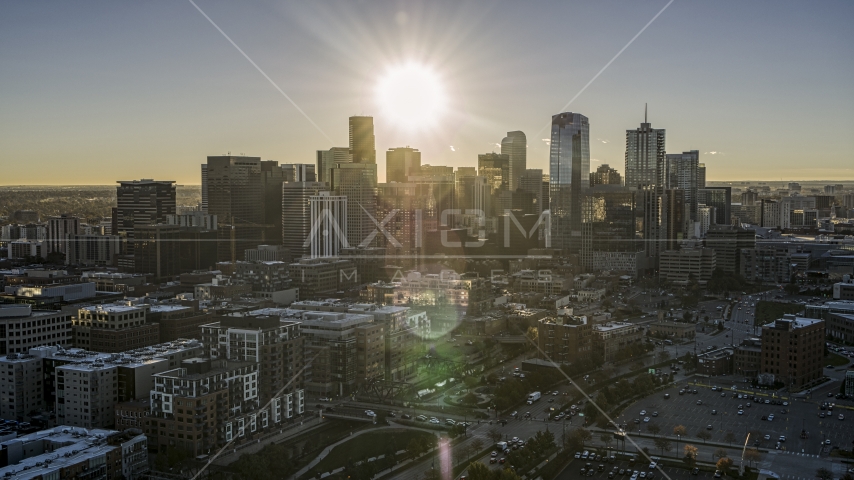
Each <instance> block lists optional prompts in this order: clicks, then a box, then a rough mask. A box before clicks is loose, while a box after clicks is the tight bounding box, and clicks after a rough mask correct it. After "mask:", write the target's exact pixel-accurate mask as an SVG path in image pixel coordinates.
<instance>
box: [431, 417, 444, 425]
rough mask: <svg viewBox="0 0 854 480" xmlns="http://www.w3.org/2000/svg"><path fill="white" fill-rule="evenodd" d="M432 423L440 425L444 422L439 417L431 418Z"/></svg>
mask: <svg viewBox="0 0 854 480" xmlns="http://www.w3.org/2000/svg"><path fill="white" fill-rule="evenodd" d="M430 423H432V424H433V425H438V424H440V423H442V422H440V421H439V419H438V418H431V419H430Z"/></svg>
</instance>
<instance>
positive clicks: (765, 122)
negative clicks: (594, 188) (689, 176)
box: [0, 0, 854, 185]
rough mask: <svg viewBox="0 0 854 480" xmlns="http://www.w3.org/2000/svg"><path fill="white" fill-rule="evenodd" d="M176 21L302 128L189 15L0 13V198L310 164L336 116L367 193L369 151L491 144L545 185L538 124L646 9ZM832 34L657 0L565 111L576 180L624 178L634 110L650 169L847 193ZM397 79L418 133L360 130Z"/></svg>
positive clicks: (453, 6) (844, 102)
mask: <svg viewBox="0 0 854 480" xmlns="http://www.w3.org/2000/svg"><path fill="white" fill-rule="evenodd" d="M196 3H197V4H198V6H199V7H200V8H201V9H202V10H204V12H205V13H206V14H207V15H209V16H210V18H211V19H212V20H213V21H214V22H216V23H217V24H218V25H219V27H220V28H222V30H223V31H224V32H225V33H226V34H228V35H229V36H230V37H231V39H232V40H233V41H234V42H235V43H236V44H237V45H238V46H240V48H241V49H243V51H244V52H246V54H247V55H248V56H249V57H251V58H252V59H253V60H254V61H255V63H256V64H257V65H258V66H259V67H260V68H261V69H263V70H264V71H265V72H266V73H267V75H269V77H270V78H271V79H272V80H273V81H274V82H275V83H277V84H278V85H279V87H281V89H282V90H283V91H284V92H285V93H287V94H288V95H289V96H290V97H291V98H292V99H293V101H294V102H295V103H296V104H297V105H299V107H300V108H302V110H303V111H304V112H305V113H306V115H307V116H308V117H310V118H311V119H312V120H313V121H314V122H315V123H316V124H317V126H318V127H319V129H318V128H315V127H314V126H313V125H312V124H311V123H310V122H309V121H308V120H307V119H306V117H305V116H303V115H302V114H301V113H300V112H299V111H298V110H297V109H296V108H295V107H294V106H293V105H292V104H291V103H289V102H288V100H286V99H285V98H284V97H283V96H282V94H281V93H279V92H278V91H277V90H276V89H275V88H274V87H273V86H272V85H271V84H270V83H269V82H268V81H267V80H266V79H265V78H264V77H263V76H262V75H261V73H259V72H258V71H257V70H256V69H255V68H254V67H253V66H252V65H251V64H250V63H249V62H248V61H247V60H246V59H245V58H244V57H243V56H242V55H241V54H240V52H238V51H237V49H235V48H234V46H232V45H231V44H230V43H229V42H228V40H226V39H225V38H224V37H223V36H222V34H220V33H219V32H218V31H217V30H216V29H215V28H214V27H213V26H212V25H211V24H210V23H209V22H208V20H207V19H205V17H204V16H202V14H201V13H199V11H198V10H196V8H195V7H194V6H193V5H192V4H191V3H190V2H189V1H182V0H175V1H162V0H161V1H145V2H115V1H86V0H79V1H74V2H68V1H53V2H48V1H23V0H20V1H6V2H2V3H0V149H2V157H0V158H2V161H0V185H23V184H110V183H113V182H114V181H115V180H120V179H121V180H130V179H136V178H155V179H164V180H177V181H178V182H181V183H184V184H198V183H200V178H199V164H201V163H202V162H204V161H205V157H206V156H207V155H218V154H222V153H225V152H227V151H231V152H232V153H233V154H239V153H246V154H247V155H252V156H260V157H262V158H263V159H270V160H278V161H279V162H283V163H291V162H296V163H314V158H315V155H314V152H315V150H318V149H326V148H329V147H332V146H346V145H347V117H348V116H350V115H375V116H376V118H375V125H376V138H377V152H378V154H377V158H378V163H379V171H380V172H381V174H380V177H381V180H382V179H383V178H384V176H385V153H384V152H385V150H386V149H388V148H390V147H397V146H405V145H410V146H412V147H415V148H419V149H420V150H421V151H422V161H423V163H429V164H433V165H453V166H461V165H475V164H476V161H477V154H478V153H484V152H489V151H493V150H496V151H497V149H498V147H497V146H496V144H497V143H499V142H500V141H501V138H502V137H503V136H504V135H505V132H507V131H510V130H522V131H524V132H525V133H526V134H527V136H528V145H529V149H528V168H543V169H544V170H547V168H548V167H547V164H548V149H547V145H546V143H545V142H544V141H543V140H542V139H544V138H547V137H548V131H547V129H546V126H547V125H548V123H549V121H550V117H551V115H552V114H555V113H559V111H560V109H561V108H562V107H563V106H564V105H565V104H566V103H567V102H568V101H569V100H570V99H571V98H573V97H574V96H575V95H576V94H577V93H578V92H579V91H580V90H581V89H582V87H584V85H585V84H587V83H588V82H589V81H590V80H591V79H592V78H593V77H594V76H595V75H596V74H597V72H599V70H600V69H602V67H603V66H605V65H606V64H607V63H608V62H609V61H610V60H611V59H612V57H613V56H614V55H616V54H617V52H619V51H620V49H621V48H623V47H624V46H625V45H626V44H627V43H628V42H629V41H630V40H631V39H632V37H634V36H635V35H636V34H637V33H638V32H639V31H640V30H641V28H643V27H644V25H646V24H647V22H649V21H650V19H652V18H653V17H654V16H655V14H656V13H657V12H658V11H659V10H661V8H662V7H664V6H665V5H666V4H667V0H655V1H653V0H649V1H644V0H633V1H617V0H614V1H605V2H590V1H565V0H561V1H538V2H527V1H518V0H514V1H503V2H502V1H477V2H472V1H469V2H466V1H459V0H453V1H445V0H427V1H421V2H419V1H405V2H404V1H397V2H394V1H360V0H343V1H329V0H314V1H310V2H309V1H280V2H266V1H258V2H254V1H253V2H234V1H220V0H196ZM852 21H854V2H851V1H819V2H804V1H802V0H801V1H792V2H784V1H748V2H743V1H727V0H716V1H695V0H675V1H674V2H673V3H672V4H671V5H670V6H669V7H668V8H667V9H666V10H665V11H664V12H663V13H662V14H661V15H660V16H659V17H658V18H657V19H656V20H655V21H654V22H653V23H652V24H651V25H650V26H649V27H648V28H647V29H646V31H644V32H643V33H642V34H641V35H640V36H639V37H638V38H637V39H636V40H635V41H634V43H632V44H631V45H630V46H629V47H628V48H626V50H625V51H624V52H623V53H622V55H621V56H620V57H619V58H617V59H616V60H615V61H614V62H613V63H612V64H611V65H610V66H609V67H608V68H607V69H606V70H605V71H604V72H603V73H602V74H601V75H600V76H599V77H598V78H597V79H596V80H595V81H594V82H593V83H592V84H591V85H590V86H589V87H588V88H587V89H586V90H585V91H584V92H583V93H582V94H581V95H579V96H578V98H577V99H576V100H575V102H574V103H573V104H572V105H571V106H570V107H569V108H567V110H568V111H574V112H580V113H582V114H584V115H586V116H587V117H588V118H589V119H590V136H591V158H592V159H593V160H592V161H591V168H595V167H596V166H598V165H599V164H601V163H608V164H610V165H611V166H613V167H616V168H617V169H618V170H619V171H620V172H622V171H623V170H624V166H623V164H624V150H625V130H626V129H631V128H636V127H637V125H638V124H639V123H640V122H641V121H642V120H643V108H644V103H645V102H648V103H649V119H650V122H651V123H652V125H653V127H656V128H666V129H667V150H668V152H678V151H682V150H689V149H696V150H699V151H700V152H701V157H700V158H701V161H704V162H705V163H706V166H707V171H708V178H709V179H710V180H736V179H756V180H780V179H803V180H810V179H834V178H836V179H854V157H852V147H854V135H852V134H851V132H852V131H854V88H852V87H854V61H852V59H854V28H852ZM406 62H416V63H420V64H424V65H426V66H427V67H429V68H431V69H433V70H434V71H435V72H436V75H437V76H438V77H439V78H440V81H441V83H442V85H443V86H444V89H445V90H446V94H447V103H448V105H447V109H446V112H445V114H444V116H443V117H441V119H440V121H439V122H438V123H437V124H436V125H435V126H434V127H433V128H429V129H423V130H420V131H409V130H405V129H402V128H399V127H398V126H396V125H395V122H393V121H391V120H390V119H387V118H384V117H383V116H382V115H381V112H379V111H378V107H377V104H376V101H375V94H374V90H375V86H376V85H377V83H378V82H379V80H380V77H382V76H383V74H384V73H385V72H386V71H387V70H388V69H389V68H390V67H391V66H394V65H398V64H401V63H406ZM320 130H322V131H323V132H324V133H325V135H328V137H329V138H327V137H326V136H325V135H324V133H321V131H320ZM330 139H331V140H330ZM452 147H453V148H452ZM713 152H714V153H713Z"/></svg>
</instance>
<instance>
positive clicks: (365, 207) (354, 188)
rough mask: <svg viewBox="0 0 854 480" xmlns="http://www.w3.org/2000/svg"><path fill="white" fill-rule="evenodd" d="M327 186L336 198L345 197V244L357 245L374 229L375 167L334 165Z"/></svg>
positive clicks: (367, 164)
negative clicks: (346, 242) (328, 185)
mask: <svg viewBox="0 0 854 480" xmlns="http://www.w3.org/2000/svg"><path fill="white" fill-rule="evenodd" d="M330 187H331V188H332V191H333V192H334V193H335V194H336V195H344V196H346V197H347V241H348V242H349V244H350V245H352V246H357V245H361V244H362V242H363V241H364V240H365V239H367V238H368V236H369V235H370V234H371V232H373V231H374V228H375V227H376V225H375V224H374V220H373V219H374V218H376V215H377V164H376V163H341V164H338V165H337V166H336V167H335V168H333V169H332V178H331V182H330ZM363 246H366V247H367V246H373V245H363Z"/></svg>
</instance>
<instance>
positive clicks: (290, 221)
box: [282, 182, 328, 259]
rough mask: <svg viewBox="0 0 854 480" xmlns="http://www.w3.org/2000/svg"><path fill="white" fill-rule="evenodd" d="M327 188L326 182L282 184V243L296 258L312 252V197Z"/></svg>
mask: <svg viewBox="0 0 854 480" xmlns="http://www.w3.org/2000/svg"><path fill="white" fill-rule="evenodd" d="M327 190H328V187H327V186H326V183H324V182H286V183H283V184H282V245H283V246H284V247H285V248H288V249H289V250H290V251H291V253H292V254H293V257H294V258H295V259H298V258H300V257H301V256H303V255H310V254H311V248H310V247H311V242H310V241H308V242H307V240H308V239H309V235H310V234H311V197H313V196H315V195H318V194H319V193H320V192H322V191H327Z"/></svg>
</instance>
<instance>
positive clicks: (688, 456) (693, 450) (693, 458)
mask: <svg viewBox="0 0 854 480" xmlns="http://www.w3.org/2000/svg"><path fill="white" fill-rule="evenodd" d="M699 453H700V450H699V449H698V448H697V447H695V446H694V445H691V444H685V457H683V459H682V460H683V461H684V462H685V463H686V464H687V465H688V467H689V468H692V467H693V466H694V465H696V464H697V455H699Z"/></svg>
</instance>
